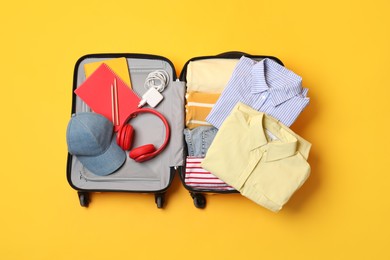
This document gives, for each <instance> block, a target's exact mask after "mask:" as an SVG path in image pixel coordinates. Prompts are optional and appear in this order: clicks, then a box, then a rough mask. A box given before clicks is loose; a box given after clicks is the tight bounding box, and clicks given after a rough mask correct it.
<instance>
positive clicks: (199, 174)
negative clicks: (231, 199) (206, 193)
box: [184, 156, 234, 190]
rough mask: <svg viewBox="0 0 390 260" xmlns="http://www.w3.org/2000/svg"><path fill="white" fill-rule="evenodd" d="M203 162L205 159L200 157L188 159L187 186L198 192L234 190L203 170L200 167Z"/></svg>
mask: <svg viewBox="0 0 390 260" xmlns="http://www.w3.org/2000/svg"><path fill="white" fill-rule="evenodd" d="M202 161H203V158H200V157H191V156H188V157H187V159H186V172H185V176H184V183H185V184H186V185H187V186H190V187H191V188H193V189H197V190H202V189H203V190H205V189H207V190H234V188H233V187H231V186H229V185H228V184H226V183H225V182H223V181H222V180H220V179H218V178H217V177H215V176H214V175H213V174H212V173H210V172H209V171H206V170H205V169H203V168H202V167H201V166H200V164H201V162H202Z"/></svg>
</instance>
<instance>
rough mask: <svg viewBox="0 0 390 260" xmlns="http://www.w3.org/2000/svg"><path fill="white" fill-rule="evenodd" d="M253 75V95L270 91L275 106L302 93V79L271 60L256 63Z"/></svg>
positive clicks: (252, 70) (252, 71)
mask: <svg viewBox="0 0 390 260" xmlns="http://www.w3.org/2000/svg"><path fill="white" fill-rule="evenodd" d="M251 75H252V87H251V94H259V93H262V92H264V91H268V92H269V97H270V99H271V102H272V104H273V105H274V106H277V105H279V104H281V103H283V102H285V101H287V100H289V99H291V98H292V97H294V96H296V95H298V94H300V93H301V92H302V78H301V77H300V76H298V75H296V74H295V73H294V72H292V71H290V70H288V69H287V68H285V67H283V66H282V65H280V64H278V63H277V62H275V61H273V60H271V59H268V58H265V59H263V60H261V61H259V62H256V63H255V64H254V65H253V66H252V69H251Z"/></svg>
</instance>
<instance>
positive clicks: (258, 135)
mask: <svg viewBox="0 0 390 260" xmlns="http://www.w3.org/2000/svg"><path fill="white" fill-rule="evenodd" d="M237 109H238V110H239V111H240V113H237V115H238V117H239V120H240V121H241V122H242V123H243V124H245V125H246V126H247V127H248V128H249V134H250V136H251V138H253V139H252V140H253V142H251V146H250V149H251V150H255V149H258V148H261V147H265V149H266V151H267V156H266V161H276V160H280V159H283V158H287V157H290V156H292V155H294V154H296V152H297V149H298V139H297V138H296V137H295V136H294V135H292V134H291V133H289V132H288V131H286V130H284V129H283V127H282V126H281V125H280V124H279V123H278V121H277V120H275V119H273V118H271V117H268V116H266V115H265V114H264V113H262V112H258V111H256V110H254V109H252V108H250V107H249V106H247V105H244V104H242V103H238V104H237ZM245 115H250V116H248V117H246V116H245ZM265 129H267V130H268V131H270V132H271V133H272V134H273V135H275V136H276V137H278V138H279V139H280V141H271V142H269V141H268V139H267V137H266V133H265Z"/></svg>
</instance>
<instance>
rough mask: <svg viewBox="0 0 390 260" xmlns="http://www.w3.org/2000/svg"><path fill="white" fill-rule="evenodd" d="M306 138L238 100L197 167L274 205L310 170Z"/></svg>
mask: <svg viewBox="0 0 390 260" xmlns="http://www.w3.org/2000/svg"><path fill="white" fill-rule="evenodd" d="M310 148H311V144H310V143H309V142H307V141H306V140H304V139H303V138H302V137H300V136H298V135H297V134H295V133H294V132H293V131H292V130H290V129H289V128H288V127H287V126H285V125H283V124H282V123H280V122H278V121H277V120H276V119H274V118H272V117H270V116H267V115H266V114H264V113H262V112H258V111H256V110H254V109H252V108H251V107H249V106H247V105H244V104H242V103H238V104H237V105H236V106H235V107H234V109H233V111H232V112H231V114H230V115H229V116H228V117H227V118H226V120H225V121H224V123H223V124H222V126H221V128H220V129H219V131H218V133H217V135H216V136H215V138H214V141H213V143H212V144H211V146H210V148H209V150H208V152H207V154H206V157H205V159H204V160H203V162H202V164H201V165H202V167H203V168H204V169H206V170H208V171H210V172H212V173H213V174H214V175H215V176H217V177H218V178H220V179H221V180H223V181H225V182H226V183H228V184H229V185H231V186H233V187H234V188H235V189H236V190H238V191H240V193H241V194H242V195H244V196H246V197H247V198H249V199H251V200H252V201H254V202H256V203H258V204H260V205H262V206H264V207H266V208H267V209H270V210H272V211H275V212H277V211H279V210H280V209H281V208H282V207H283V205H284V204H285V203H286V202H287V201H288V200H289V199H290V197H291V196H292V194H293V193H294V192H295V191H296V190H297V189H298V188H300V187H301V185H302V184H303V183H304V182H305V181H306V179H307V178H308V176H309V174H310V165H309V164H308V163H307V161H306V160H307V158H308V155H309V151H310Z"/></svg>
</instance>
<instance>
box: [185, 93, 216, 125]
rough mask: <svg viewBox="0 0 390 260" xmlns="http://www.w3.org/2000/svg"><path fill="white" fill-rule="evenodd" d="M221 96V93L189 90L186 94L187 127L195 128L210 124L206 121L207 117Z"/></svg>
mask: <svg viewBox="0 0 390 260" xmlns="http://www.w3.org/2000/svg"><path fill="white" fill-rule="evenodd" d="M219 96H220V94H213V93H203V92H188V93H187V95H186V99H187V104H186V127H187V128H189V129H193V128H195V127H197V126H202V125H210V124H209V123H208V122H206V117H207V116H208V115H209V113H210V111H211V109H212V108H213V106H214V104H215V103H216V102H217V100H218V98H219Z"/></svg>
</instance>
